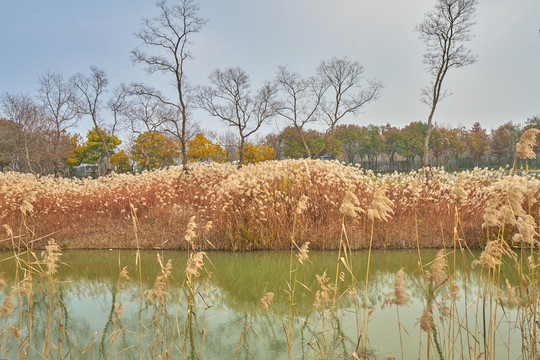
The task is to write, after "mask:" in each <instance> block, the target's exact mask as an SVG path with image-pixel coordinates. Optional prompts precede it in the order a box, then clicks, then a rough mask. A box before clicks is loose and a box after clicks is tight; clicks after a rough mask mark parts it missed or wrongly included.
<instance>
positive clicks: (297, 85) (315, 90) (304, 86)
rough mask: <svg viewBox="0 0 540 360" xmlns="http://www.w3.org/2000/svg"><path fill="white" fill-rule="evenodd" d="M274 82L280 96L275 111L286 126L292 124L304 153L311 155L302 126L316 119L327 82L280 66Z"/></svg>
mask: <svg viewBox="0 0 540 360" xmlns="http://www.w3.org/2000/svg"><path fill="white" fill-rule="evenodd" d="M275 81H276V83H277V85H278V87H279V89H280V90H281V93H282V96H281V98H280V100H279V102H277V108H276V109H277V113H278V114H279V115H280V116H282V117H283V118H285V119H286V121H287V126H292V127H293V128H294V129H295V130H296V132H297V133H298V136H300V139H301V140H302V144H303V145H304V149H305V150H306V154H307V155H308V156H309V157H311V149H310V148H309V146H308V144H307V142H306V138H305V133H304V126H306V125H307V124H308V123H311V122H315V121H317V120H318V119H317V110H318V109H319V105H320V103H321V100H322V98H323V96H324V93H325V91H326V89H327V82H325V81H319V79H317V78H314V77H312V78H308V79H306V78H303V77H302V76H301V75H300V74H299V73H296V72H290V71H288V70H287V69H286V68H285V67H280V68H279V71H278V74H277V76H276V80H275Z"/></svg>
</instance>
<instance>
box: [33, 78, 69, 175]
mask: <svg viewBox="0 0 540 360" xmlns="http://www.w3.org/2000/svg"><path fill="white" fill-rule="evenodd" d="M39 84H40V88H39V98H40V100H41V102H42V103H43V105H44V109H45V111H46V112H47V115H48V119H50V120H51V122H52V124H51V125H52V126H51V136H50V139H51V145H52V149H51V151H52V154H51V155H52V161H53V166H54V176H55V177H59V176H60V165H61V160H62V158H63V156H64V155H65V153H66V149H62V147H63V145H65V144H66V142H65V141H63V136H65V135H66V132H67V130H68V129H69V128H71V127H73V126H75V125H76V124H77V120H78V117H77V107H76V91H75V87H74V86H73V82H69V81H65V80H64V78H63V76H62V75H61V74H58V73H53V72H47V73H45V74H43V75H41V76H40V77H39Z"/></svg>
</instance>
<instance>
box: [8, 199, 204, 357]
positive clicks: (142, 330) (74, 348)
mask: <svg viewBox="0 0 540 360" xmlns="http://www.w3.org/2000/svg"><path fill="white" fill-rule="evenodd" d="M21 211H22V210H21ZM131 213H132V224H133V228H132V230H134V238H135V242H136V243H138V232H139V231H138V229H139V225H138V221H137V216H136V214H135V209H134V207H133V206H132V207H131ZM4 229H5V230H6V231H7V233H8V234H9V241H10V242H11V248H12V251H11V253H12V255H11V256H9V257H7V258H4V259H3V260H2V262H3V263H6V262H14V263H15V264H16V265H15V266H16V269H15V278H14V279H2V278H0V290H2V288H3V287H7V283H10V284H13V285H11V286H10V289H9V290H8V291H7V293H6V292H5V291H4V294H3V295H4V296H1V297H0V299H1V300H0V301H1V307H0V357H3V358H17V359H35V358H44V359H52V358H59V359H66V358H74V359H80V358H93V359H94V358H96V359H97V358H100V359H112V358H114V359H131V358H139V359H145V358H152V359H157V358H159V359H170V358H179V357H180V358H201V356H202V355H201V352H202V347H203V344H204V337H205V336H204V334H205V328H204V322H205V311H206V309H207V307H208V305H207V304H205V298H204V297H205V295H206V294H210V291H209V290H208V289H207V288H206V285H205V282H204V281H196V278H198V277H200V275H201V273H202V271H203V267H204V261H203V260H204V256H205V253H204V252H200V251H196V250H197V249H196V247H195V246H194V245H193V244H191V250H190V251H189V252H188V258H187V260H186V266H185V271H184V277H183V279H176V281H180V282H181V283H182V285H181V288H182V291H181V292H180V293H179V294H176V297H175V298H173V299H174V300H175V301H174V303H173V304H170V303H169V302H170V301H171V298H172V295H171V294H170V293H169V282H170V281H171V270H172V262H171V260H170V259H169V260H167V261H166V262H165V260H164V259H163V258H162V256H161V255H160V254H159V253H158V255H157V262H158V264H159V269H160V271H159V273H158V274H157V275H156V278H155V281H154V283H153V286H152V287H150V288H145V287H144V285H143V275H142V266H143V265H142V263H141V257H140V249H138V250H137V252H136V256H135V259H133V261H134V262H135V265H136V269H137V271H138V274H135V275H134V279H131V278H130V274H128V270H127V267H126V266H125V265H124V264H122V263H121V261H120V253H119V258H118V266H119V269H118V271H119V272H118V280H117V284H116V286H115V288H114V289H113V290H112V295H113V302H112V307H111V310H110V312H109V313H108V314H107V319H108V321H107V324H106V326H105V328H104V329H103V331H102V332H101V333H98V331H96V332H95V333H94V336H93V337H92V339H91V340H90V341H89V342H86V343H84V344H79V343H77V339H76V338H75V337H74V336H73V334H71V333H70V331H69V329H68V326H67V322H68V317H69V316H68V313H69V312H70V311H71V310H70V309H68V308H66V304H65V303H64V299H63V293H62V291H61V286H60V284H59V283H58V280H57V279H56V276H55V275H56V273H57V270H58V268H59V266H63V264H62V263H61V256H62V251H61V248H60V246H59V245H58V243H57V242H56V241H55V240H54V239H52V238H49V239H48V240H47V245H46V246H45V249H44V250H43V251H42V252H41V255H38V254H36V253H35V252H34V249H33V244H34V243H35V241H33V240H31V241H29V242H28V243H26V242H24V241H23V240H21V237H16V236H15V235H14V232H13V231H12V230H11V228H10V227H9V226H8V225H5V226H4ZM194 236H196V233H195V229H194V226H193V225H192V226H188V228H187V229H186V234H185V241H186V242H188V243H190V241H191V240H190V239H191V238H192V237H194ZM34 240H40V239H34ZM132 276H133V275H132ZM133 284H137V286H132V285H133ZM195 294H197V296H198V297H199V299H200V300H197V299H196V298H195ZM126 300H127V301H129V302H131V303H134V302H135V303H137V302H138V304H139V310H138V311H137V313H138V321H137V322H136V324H135V326H134V324H133V322H131V323H130V326H128V325H126V323H125V321H124V318H123V313H124V301H126ZM36 307H39V309H36ZM148 309H150V311H148ZM131 311H133V310H131ZM38 314H39V315H38ZM43 314H45V315H43ZM137 340H138V341H137ZM197 343H198V344H197Z"/></svg>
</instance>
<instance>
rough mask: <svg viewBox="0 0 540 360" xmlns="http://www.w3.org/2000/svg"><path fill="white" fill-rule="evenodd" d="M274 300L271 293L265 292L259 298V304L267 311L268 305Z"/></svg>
mask: <svg viewBox="0 0 540 360" xmlns="http://www.w3.org/2000/svg"><path fill="white" fill-rule="evenodd" d="M273 298H274V293H273V292H267V293H266V294H265V295H264V296H263V297H262V298H261V304H262V305H263V306H264V308H265V309H268V305H269V304H270V302H271V301H272V299H273Z"/></svg>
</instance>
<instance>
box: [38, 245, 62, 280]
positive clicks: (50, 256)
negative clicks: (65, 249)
mask: <svg viewBox="0 0 540 360" xmlns="http://www.w3.org/2000/svg"><path fill="white" fill-rule="evenodd" d="M61 255H62V253H61V252H60V246H58V244H57V243H56V242H55V241H54V239H51V240H49V243H48V244H47V246H45V251H44V252H43V254H42V256H43V263H44V264H45V266H47V271H46V272H45V274H46V275H47V276H49V277H52V276H53V275H54V274H56V270H57V269H58V260H60V256H61Z"/></svg>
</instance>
